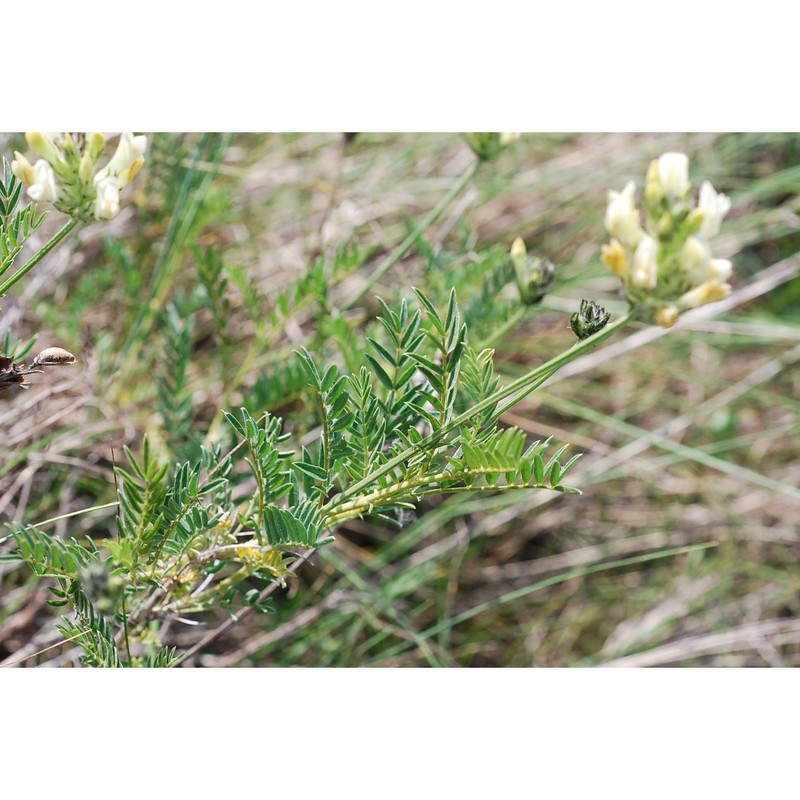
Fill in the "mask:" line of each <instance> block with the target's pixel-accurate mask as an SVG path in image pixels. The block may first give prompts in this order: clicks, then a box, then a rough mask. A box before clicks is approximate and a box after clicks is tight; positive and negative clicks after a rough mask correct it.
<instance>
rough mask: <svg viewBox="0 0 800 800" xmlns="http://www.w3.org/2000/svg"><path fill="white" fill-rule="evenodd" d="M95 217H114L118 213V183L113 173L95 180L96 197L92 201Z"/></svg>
mask: <svg viewBox="0 0 800 800" xmlns="http://www.w3.org/2000/svg"><path fill="white" fill-rule="evenodd" d="M94 203H95V204H94V215H95V218H96V219H114V217H116V216H117V214H119V185H118V184H117V178H116V176H114V175H108V176H106V177H105V178H102V179H101V180H99V181H98V182H97V199H96V200H95V201H94Z"/></svg>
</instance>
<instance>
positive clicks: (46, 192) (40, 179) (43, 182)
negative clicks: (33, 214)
mask: <svg viewBox="0 0 800 800" xmlns="http://www.w3.org/2000/svg"><path fill="white" fill-rule="evenodd" d="M28 196H29V197H30V198H31V200H36V202H37V203H39V202H42V201H45V200H47V201H48V202H50V203H52V202H54V201H55V200H56V198H57V197H58V187H57V186H56V174H55V172H53V168H52V167H51V166H50V165H49V164H48V163H47V162H46V161H45V160H44V159H43V158H40V159H39V160H38V161H37V162H36V163H35V164H34V165H33V183H32V184H31V185H30V186H29V187H28Z"/></svg>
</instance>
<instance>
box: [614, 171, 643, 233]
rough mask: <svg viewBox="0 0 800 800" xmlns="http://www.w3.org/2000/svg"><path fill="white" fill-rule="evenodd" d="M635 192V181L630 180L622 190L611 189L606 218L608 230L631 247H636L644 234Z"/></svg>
mask: <svg viewBox="0 0 800 800" xmlns="http://www.w3.org/2000/svg"><path fill="white" fill-rule="evenodd" d="M635 192H636V184H635V183H634V182H633V181H628V183H627V184H626V185H625V188H624V189H623V190H622V191H621V192H614V191H610V192H609V193H608V206H607V207H606V218H605V225H606V230H607V231H608V232H609V233H610V234H611V235H612V236H614V237H615V238H617V239H619V241H620V242H622V244H624V245H627V246H628V247H630V248H634V247H636V245H637V244H638V243H639V242H640V241H641V239H642V236H644V231H643V230H642V226H641V223H640V222H639V211H638V209H637V208H636V206H635V205H634V193H635Z"/></svg>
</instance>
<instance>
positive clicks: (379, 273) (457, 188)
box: [344, 159, 483, 310]
mask: <svg viewBox="0 0 800 800" xmlns="http://www.w3.org/2000/svg"><path fill="white" fill-rule="evenodd" d="M482 163H483V162H482V161H481V160H480V159H475V161H473V162H472V164H470V166H469V168H468V169H467V170H466V171H465V172H464V173H463V175H462V176H461V177H460V178H459V179H458V180H457V181H456V182H455V184H454V185H453V187H452V188H451V189H450V191H449V192H448V193H447V194H446V195H445V196H444V197H443V198H442V199H441V200H440V201H439V205H437V206H436V208H434V209H433V211H431V213H430V214H428V216H427V217H425V219H424V220H422V222H421V223H420V224H419V225H417V226H416V227H415V228H414V230H412V231H411V233H409V234H408V236H406V238H405V239H403V241H402V242H400V244H399V245H398V246H397V247H396V248H395V249H394V251H393V252H392V253H391V254H390V255H389V256H388V257H387V258H386V259H385V260H384V262H383V263H382V264H381V265H380V266H379V267H378V268H377V269H376V270H375V271H374V272H373V273H372V275H370V276H369V278H368V279H367V282H366V283H365V284H364V286H362V287H361V290H360V291H359V292H357V293H356V295H355V297H352V298H351V299H350V300H349V301H348V303H347V304H346V305H345V307H344V309H345V310H347V309H350V308H353V306H355V305H356V303H358V301H359V300H361V298H362V297H363V296H364V295H365V294H366V293H367V292H368V291H369V290H370V289H371V288H372V287H373V286H374V285H375V284H376V283H377V282H378V281H379V280H380V279H381V278H382V277H383V276H384V275H385V274H386V273H387V272H388V271H389V270H390V269H391V268H392V267H393V266H394V265H395V264H396V263H397V262H398V261H399V260H400V259H401V258H402V257H403V256H404V255H405V254H406V253H407V252H408V250H409V248H410V247H411V246H412V245H413V244H414V242H416V241H417V239H418V238H419V237H420V236H421V235H422V234H423V233H425V231H426V230H428V228H430V227H431V225H433V224H435V223H436V221H437V220H438V219H439V217H441V216H442V214H443V213H444V212H445V209H446V208H447V207H448V206H449V205H450V203H452V202H453V200H454V199H455V198H456V197H457V196H458V195H459V194H460V193H461V191H463V189H464V187H465V186H466V185H467V184H468V183H469V182H470V181H471V180H472V179H473V178H474V177H475V173H476V172H477V171H478V168H479V167H480V165H481V164H482Z"/></svg>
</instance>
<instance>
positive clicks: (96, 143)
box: [86, 132, 106, 163]
mask: <svg viewBox="0 0 800 800" xmlns="http://www.w3.org/2000/svg"><path fill="white" fill-rule="evenodd" d="M105 147H106V137H105V136H103V134H102V133H97V132H92V133H87V134H86V152H87V153H88V154H89V158H91V159H92V162H93V163H96V162H97V159H99V158H100V156H101V155H103V150H105Z"/></svg>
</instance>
